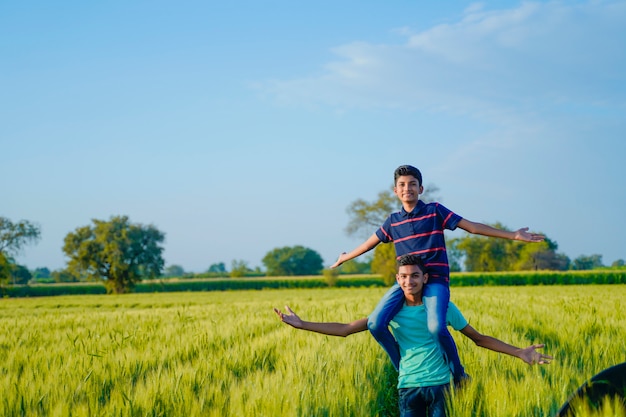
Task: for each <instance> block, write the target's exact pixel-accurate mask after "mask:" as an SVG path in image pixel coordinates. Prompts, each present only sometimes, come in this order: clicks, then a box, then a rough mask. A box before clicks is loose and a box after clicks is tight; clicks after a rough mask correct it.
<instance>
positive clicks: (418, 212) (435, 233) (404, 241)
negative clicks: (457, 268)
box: [376, 201, 462, 283]
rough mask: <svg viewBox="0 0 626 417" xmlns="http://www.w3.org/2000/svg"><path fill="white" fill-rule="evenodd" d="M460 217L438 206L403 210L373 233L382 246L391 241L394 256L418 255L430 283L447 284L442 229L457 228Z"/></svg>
mask: <svg viewBox="0 0 626 417" xmlns="http://www.w3.org/2000/svg"><path fill="white" fill-rule="evenodd" d="M461 219H462V217H461V216H459V215H458V214H455V213H453V212H452V211H450V210H448V209H447V208H446V207H444V206H442V205H441V204H439V203H428V204H425V203H424V202H423V201H418V202H417V206H416V207H415V208H414V209H413V211H411V212H410V213H407V212H406V210H404V208H403V209H402V210H400V211H399V212H396V213H391V214H390V215H389V217H387V220H385V223H384V224H383V225H382V226H381V227H380V229H378V230H377V231H376V236H378V239H380V241H381V242H383V243H389V242H393V243H394V245H395V247H396V256H397V257H400V256H402V255H406V254H415V255H419V256H421V257H422V259H424V266H426V268H427V270H428V273H429V280H430V281H435V280H436V281H440V282H441V281H445V282H446V283H447V282H449V281H450V278H449V277H450V266H449V264H448V255H447V253H446V241H445V239H444V236H443V231H444V230H445V229H448V230H454V229H456V227H457V225H458V224H459V221H461Z"/></svg>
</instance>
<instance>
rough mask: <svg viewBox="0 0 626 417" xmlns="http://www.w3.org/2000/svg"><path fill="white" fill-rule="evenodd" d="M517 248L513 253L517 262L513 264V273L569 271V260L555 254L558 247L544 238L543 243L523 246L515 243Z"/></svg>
mask: <svg viewBox="0 0 626 417" xmlns="http://www.w3.org/2000/svg"><path fill="white" fill-rule="evenodd" d="M515 244H516V245H517V246H519V248H518V249H517V250H516V251H515V252H516V256H517V260H515V261H514V262H513V268H512V269H513V270H514V271H526V270H535V271H536V270H552V271H566V270H568V269H569V265H570V259H569V258H568V257H567V256H565V255H563V254H558V253H556V250H557V249H558V245H557V243H556V242H554V241H553V240H550V239H549V238H547V237H546V239H545V240H544V241H543V242H539V243H533V244H530V245H529V244H524V243H520V242H515Z"/></svg>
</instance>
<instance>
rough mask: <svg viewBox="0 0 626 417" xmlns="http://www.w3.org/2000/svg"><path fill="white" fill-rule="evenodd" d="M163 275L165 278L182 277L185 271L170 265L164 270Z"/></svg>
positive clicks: (180, 267) (177, 266)
mask: <svg viewBox="0 0 626 417" xmlns="http://www.w3.org/2000/svg"><path fill="white" fill-rule="evenodd" d="M163 275H165V276H166V277H182V276H183V275H185V270H184V269H183V267H182V266H180V265H170V266H168V267H167V268H165V271H164V272H163Z"/></svg>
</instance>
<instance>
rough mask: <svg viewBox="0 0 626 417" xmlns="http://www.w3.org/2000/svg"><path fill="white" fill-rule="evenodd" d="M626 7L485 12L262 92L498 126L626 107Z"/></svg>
mask: <svg viewBox="0 0 626 417" xmlns="http://www.w3.org/2000/svg"><path fill="white" fill-rule="evenodd" d="M625 18H626V3H625V2H589V3H562V2H548V3H522V4H521V5H520V6H518V7H516V8H513V9H507V10H486V9H485V8H484V6H483V5H481V4H477V5H473V6H471V7H469V8H468V9H466V11H465V13H464V15H463V17H462V18H461V19H460V20H459V21H458V22H456V23H451V24H445V25H438V26H435V27H432V28H430V29H428V30H425V31H421V32H419V33H415V34H410V30H409V29H407V28H403V29H402V31H398V32H396V33H399V34H400V33H401V34H403V35H404V36H405V40H406V41H405V42H404V43H403V44H401V45H385V44H370V43H365V42H354V43H350V44H345V45H341V46H338V47H336V48H334V50H333V52H334V53H335V54H336V55H337V57H338V58H339V59H338V60H336V61H333V62H330V63H327V64H326V65H324V66H323V70H322V73H321V74H316V75H312V76H307V77H302V78H299V79H292V80H274V81H272V82H267V83H264V84H263V85H262V89H263V90H264V91H265V92H267V93H270V94H271V95H273V96H274V97H275V98H277V99H278V100H280V101H281V102H283V103H285V104H290V105H293V104H298V105H311V104H316V105H330V106H335V107H339V108H344V109H350V108H372V107H383V108H404V109H409V110H415V109H421V110H430V111H444V112H451V113H461V114H466V115H471V116H473V117H478V118H486V119H489V120H491V121H492V122H498V121H502V120H508V119H510V118H512V117H516V118H519V117H526V116H524V113H528V114H533V113H534V112H535V111H536V109H538V108H541V109H542V111H543V112H546V110H549V111H555V109H554V108H553V107H555V106H556V107H561V106H568V105H576V106H603V105H611V106H616V105H617V106H624V102H625V100H624V88H623V87H622V85H623V84H624V73H626V71H625V70H626V65H625V63H626V52H625V51H624V49H625V48H623V45H624V44H626V42H625V41H626V25H624V24H623V22H624V21H626V19H625Z"/></svg>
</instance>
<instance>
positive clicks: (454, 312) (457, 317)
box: [446, 301, 468, 330]
mask: <svg viewBox="0 0 626 417" xmlns="http://www.w3.org/2000/svg"><path fill="white" fill-rule="evenodd" d="M446 321H447V322H448V325H449V326H452V328H453V329H454V330H461V329H463V328H464V327H465V326H467V325H468V323H467V320H466V319H465V317H463V314H462V313H461V310H459V308H458V307H457V306H456V305H454V303H453V302H452V301H450V303H448V313H447V314H446Z"/></svg>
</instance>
